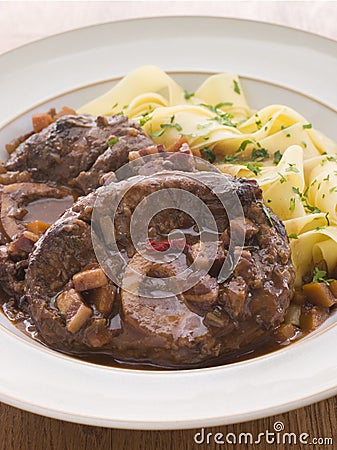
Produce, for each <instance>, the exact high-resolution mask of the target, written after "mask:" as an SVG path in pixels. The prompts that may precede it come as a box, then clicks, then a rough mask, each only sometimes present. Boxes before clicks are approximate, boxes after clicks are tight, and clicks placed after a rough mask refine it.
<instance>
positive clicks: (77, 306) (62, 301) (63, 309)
mask: <svg viewBox="0 0 337 450" xmlns="http://www.w3.org/2000/svg"><path fill="white" fill-rule="evenodd" d="M56 306H57V307H58V309H59V310H60V313H61V315H62V316H63V317H64V318H65V320H66V328H67V330H68V331H69V332H70V333H73V334H74V333H77V332H78V331H79V330H80V329H81V328H82V326H83V325H84V324H85V323H86V321H87V320H88V319H89V318H90V317H91V315H92V310H91V308H89V307H88V306H86V305H85V304H84V302H83V299H82V296H81V294H79V293H78V292H76V291H75V290H74V289H69V291H64V292H62V293H61V294H60V295H59V296H58V297H57V299H56Z"/></svg>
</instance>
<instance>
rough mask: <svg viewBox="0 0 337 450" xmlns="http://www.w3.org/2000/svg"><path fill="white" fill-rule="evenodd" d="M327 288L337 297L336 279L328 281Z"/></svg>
mask: <svg viewBox="0 0 337 450" xmlns="http://www.w3.org/2000/svg"><path fill="white" fill-rule="evenodd" d="M329 289H330V291H331V293H332V295H333V296H334V297H336V298H337V280H334V281H332V282H331V283H330V285H329Z"/></svg>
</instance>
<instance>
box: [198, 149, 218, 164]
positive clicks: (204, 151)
mask: <svg viewBox="0 0 337 450" xmlns="http://www.w3.org/2000/svg"><path fill="white" fill-rule="evenodd" d="M201 153H202V155H203V156H204V158H205V159H206V160H207V161H209V162H210V163H213V162H214V161H215V153H214V152H213V151H212V150H211V149H210V148H208V147H204V148H203V149H202V150H201Z"/></svg>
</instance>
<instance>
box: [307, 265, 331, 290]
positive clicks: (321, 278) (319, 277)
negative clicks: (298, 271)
mask: <svg viewBox="0 0 337 450" xmlns="http://www.w3.org/2000/svg"><path fill="white" fill-rule="evenodd" d="M326 276H327V273H326V271H325V270H319V268H318V267H315V268H314V273H313V277H312V282H313V283H325V284H326V285H327V286H329V284H330V283H331V281H334V279H333V278H329V279H326V278H325V277H326Z"/></svg>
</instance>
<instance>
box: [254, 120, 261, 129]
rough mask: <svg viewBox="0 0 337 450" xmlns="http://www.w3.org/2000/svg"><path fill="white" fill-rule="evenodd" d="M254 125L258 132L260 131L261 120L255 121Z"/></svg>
mask: <svg viewBox="0 0 337 450" xmlns="http://www.w3.org/2000/svg"><path fill="white" fill-rule="evenodd" d="M255 125H256V126H257V128H258V129H259V130H261V128H262V122H261V120H256V121H255Z"/></svg>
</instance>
